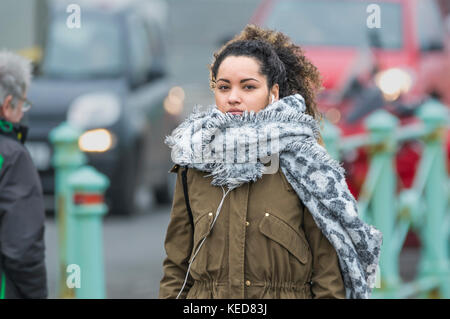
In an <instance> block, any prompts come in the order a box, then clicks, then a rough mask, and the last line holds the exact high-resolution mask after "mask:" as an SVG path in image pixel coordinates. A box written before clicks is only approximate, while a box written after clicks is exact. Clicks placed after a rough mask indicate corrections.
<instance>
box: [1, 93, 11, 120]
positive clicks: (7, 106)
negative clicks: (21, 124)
mask: <svg viewBox="0 0 450 319" xmlns="http://www.w3.org/2000/svg"><path fill="white" fill-rule="evenodd" d="M12 100H13V97H12V95H8V96H7V97H6V98H5V100H4V101H3V105H2V107H1V109H0V115H2V116H3V117H4V118H5V119H6V120H9V118H10V116H11V113H12V112H13V106H12Z"/></svg>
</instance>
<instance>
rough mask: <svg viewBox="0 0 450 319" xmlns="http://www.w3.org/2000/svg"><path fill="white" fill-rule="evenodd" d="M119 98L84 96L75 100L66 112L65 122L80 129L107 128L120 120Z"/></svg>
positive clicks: (106, 94)
mask: <svg viewBox="0 0 450 319" xmlns="http://www.w3.org/2000/svg"><path fill="white" fill-rule="evenodd" d="M120 113H121V107H120V100H119V98H118V97H117V96H116V95H114V94H112V93H94V94H86V95H82V96H80V97H78V98H76V99H75V100H74V101H73V103H72V105H70V107H69V110H68V112H67V121H68V122H69V123H70V124H72V125H75V126H77V127H79V128H80V129H91V128H98V127H108V126H111V125H113V124H114V123H116V122H117V121H118V120H119V118H120Z"/></svg>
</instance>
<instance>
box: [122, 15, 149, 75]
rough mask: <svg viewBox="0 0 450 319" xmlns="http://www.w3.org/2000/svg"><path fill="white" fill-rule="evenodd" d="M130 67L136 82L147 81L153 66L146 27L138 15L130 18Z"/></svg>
mask: <svg viewBox="0 0 450 319" xmlns="http://www.w3.org/2000/svg"><path fill="white" fill-rule="evenodd" d="M127 23H128V35H129V41H130V67H131V71H132V74H133V77H134V78H135V80H136V81H138V82H142V81H144V80H145V78H146V76H147V74H148V72H149V70H150V66H151V62H152V61H151V58H152V52H151V48H150V43H149V39H148V34H147V31H146V29H145V25H144V23H143V21H142V20H141V18H140V17H139V16H138V15H135V14H132V15H130V16H128V21H127Z"/></svg>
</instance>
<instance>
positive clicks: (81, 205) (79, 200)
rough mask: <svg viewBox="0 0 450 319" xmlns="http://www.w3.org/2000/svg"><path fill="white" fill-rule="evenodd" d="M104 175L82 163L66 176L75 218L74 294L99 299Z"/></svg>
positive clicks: (102, 288) (102, 285)
mask: <svg viewBox="0 0 450 319" xmlns="http://www.w3.org/2000/svg"><path fill="white" fill-rule="evenodd" d="M108 186H109V180H108V178H107V177H106V176H105V175H103V174H101V173H99V172H97V171H96V170H95V169H94V168H93V167H91V166H84V167H82V168H80V169H78V170H77V171H75V172H74V173H72V174H71V176H70V177H69V188H70V190H71V191H70V195H71V199H72V200H71V205H70V210H69V214H70V215H72V216H73V220H74V221H75V239H76V245H75V253H74V256H75V258H74V264H75V265H77V266H78V267H79V270H80V286H79V287H76V297H77V298H81V299H87V298H95V299H103V298H105V297H106V293H105V273H104V262H103V257H104V254H103V215H104V214H106V212H107V211H108V208H107V206H106V204H105V202H104V194H105V191H106V189H107V187H108Z"/></svg>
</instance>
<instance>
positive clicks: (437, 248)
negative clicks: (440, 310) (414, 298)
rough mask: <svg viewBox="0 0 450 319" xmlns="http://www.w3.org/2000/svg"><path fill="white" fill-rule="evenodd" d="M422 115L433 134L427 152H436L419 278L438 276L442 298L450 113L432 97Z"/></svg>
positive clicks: (449, 273) (445, 294) (446, 289)
mask: <svg viewBox="0 0 450 319" xmlns="http://www.w3.org/2000/svg"><path fill="white" fill-rule="evenodd" d="M418 115H419V117H420V118H421V119H422V121H423V123H424V124H425V127H426V129H427V131H428V133H429V134H428V135H427V136H425V138H424V141H425V148H424V154H425V153H426V152H427V153H431V154H433V162H432V165H431V169H430V173H429V178H428V179H427V181H426V184H425V201H426V207H427V211H426V213H425V216H424V221H425V222H424V225H423V228H422V232H421V239H422V247H421V249H422V252H421V260H420V264H419V277H420V278H424V277H436V278H438V281H439V283H440V284H439V292H440V294H441V297H442V298H450V268H449V267H450V265H449V255H448V254H449V253H448V238H447V230H446V229H445V228H444V227H445V226H444V225H445V223H444V222H443V221H444V220H445V219H446V215H447V214H448V210H447V207H448V206H447V204H448V191H447V185H448V177H447V168H446V155H445V154H446V152H445V151H444V150H445V132H446V131H445V125H446V122H447V119H448V112H447V109H446V108H445V106H443V105H442V104H441V103H439V102H438V101H437V100H429V101H427V102H426V103H425V104H424V105H423V106H422V107H421V108H420V109H419V112H418ZM431 296H434V294H431Z"/></svg>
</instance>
